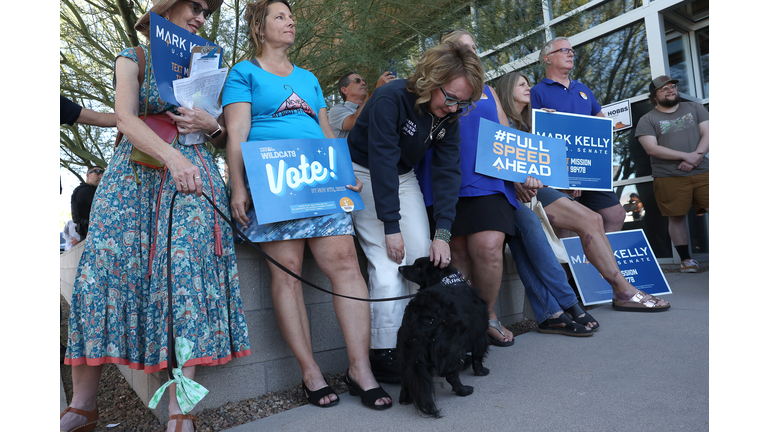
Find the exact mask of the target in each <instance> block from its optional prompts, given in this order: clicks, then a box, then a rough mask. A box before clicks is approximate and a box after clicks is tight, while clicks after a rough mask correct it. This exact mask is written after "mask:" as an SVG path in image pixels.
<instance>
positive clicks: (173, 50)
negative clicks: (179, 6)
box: [149, 12, 224, 106]
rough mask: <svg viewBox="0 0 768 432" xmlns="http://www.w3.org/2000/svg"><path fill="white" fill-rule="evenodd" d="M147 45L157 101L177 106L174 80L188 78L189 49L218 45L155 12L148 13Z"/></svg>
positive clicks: (215, 46)
mask: <svg viewBox="0 0 768 432" xmlns="http://www.w3.org/2000/svg"><path fill="white" fill-rule="evenodd" d="M149 44H150V45H149V46H150V52H151V56H152V71H153V73H154V74H155V79H156V80H157V89H158V91H159V92H160V98H161V99H163V100H164V101H166V102H170V103H172V104H174V105H176V106H178V105H179V103H178V102H176V96H174V94H173V81H174V80H177V79H181V78H187V77H189V62H190V60H191V59H192V48H194V47H196V46H211V47H214V49H218V45H216V44H213V43H211V42H209V41H208V40H206V39H203V38H201V37H200V36H197V35H196V34H194V33H191V32H189V31H188V30H186V29H184V28H181V27H179V26H177V25H176V24H174V23H172V22H170V21H168V20H167V19H165V18H163V17H161V16H160V15H158V14H156V13H154V12H150V13H149ZM223 57H224V56H223V52H222V55H221V56H219V67H221V58H223Z"/></svg>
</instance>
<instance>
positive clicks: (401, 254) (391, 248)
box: [385, 233, 405, 264]
mask: <svg viewBox="0 0 768 432" xmlns="http://www.w3.org/2000/svg"><path fill="white" fill-rule="evenodd" d="M385 238H386V241H387V256H388V257H389V259H391V260H392V261H394V262H396V263H398V264H402V263H403V258H405V243H404V242H403V234H402V233H395V234H387V235H386V236H385Z"/></svg>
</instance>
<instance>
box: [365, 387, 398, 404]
mask: <svg viewBox="0 0 768 432" xmlns="http://www.w3.org/2000/svg"><path fill="white" fill-rule="evenodd" d="M382 398H390V399H391V397H390V396H389V393H387V392H386V391H384V389H383V388H381V386H379V387H376V388H373V389H370V390H366V391H364V392H362V393H360V400H361V401H363V403H364V404H366V405H370V406H373V405H376V401H377V400H379V399H382Z"/></svg>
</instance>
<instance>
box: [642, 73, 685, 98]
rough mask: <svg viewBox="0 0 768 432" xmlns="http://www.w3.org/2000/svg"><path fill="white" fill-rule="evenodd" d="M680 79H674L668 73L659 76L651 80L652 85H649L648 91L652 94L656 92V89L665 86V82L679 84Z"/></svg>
mask: <svg viewBox="0 0 768 432" xmlns="http://www.w3.org/2000/svg"><path fill="white" fill-rule="evenodd" d="M679 82H680V80H676V79H672V78H670V77H669V76H668V75H661V76H657V77H656V78H654V79H653V81H651V85H649V86H648V92H649V93H651V94H652V95H653V94H654V93H656V89H660V88H662V87H664V85H665V84H677V83H679Z"/></svg>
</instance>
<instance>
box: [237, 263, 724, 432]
mask: <svg viewBox="0 0 768 432" xmlns="http://www.w3.org/2000/svg"><path fill="white" fill-rule="evenodd" d="M666 276H667V280H668V281H669V284H670V286H671V288H672V293H673V294H671V295H666V296H664V299H665V300H668V301H669V302H670V303H671V304H672V309H671V310H669V311H667V312H660V313H635V312H617V311H614V310H613V309H612V308H611V306H610V304H608V305H602V306H600V307H597V308H594V309H592V310H590V311H589V312H590V313H591V314H592V316H594V317H595V319H597V320H598V321H599V322H600V329H599V330H598V331H597V333H596V334H595V335H594V336H592V337H589V338H572V337H566V336H559V335H544V334H539V333H536V332H529V333H526V334H523V335H520V336H518V337H517V342H516V343H515V345H514V346H512V347H507V348H499V347H493V346H492V347H491V351H490V355H489V356H488V359H487V361H486V363H485V366H486V367H488V368H489V369H490V370H491V373H490V374H489V375H488V376H485V377H477V376H475V375H473V374H472V373H471V370H468V371H467V372H465V373H464V374H463V375H462V381H463V382H464V384H467V385H471V386H474V388H475V392H474V393H473V394H472V395H470V396H468V397H465V398H461V397H458V396H456V395H455V394H454V393H452V392H451V387H450V385H449V384H448V383H447V382H445V380H444V379H443V378H437V379H436V383H437V386H436V398H437V404H438V407H439V408H440V409H441V410H442V414H443V418H441V419H433V418H425V417H422V416H420V415H419V414H418V413H417V412H416V410H415V409H414V408H413V407H412V406H406V405H399V404H397V399H398V396H399V394H400V388H399V385H391V384H384V385H383V386H384V389H385V390H387V392H389V394H390V395H391V396H392V398H393V400H394V406H393V407H392V408H391V409H389V410H386V411H382V412H379V411H374V410H371V409H368V408H365V407H363V406H362V405H361V403H360V398H358V397H351V396H350V395H349V393H344V394H342V395H340V397H341V403H340V404H339V405H338V406H336V407H333V408H329V409H321V408H317V407H315V406H312V405H305V406H302V407H299V408H295V409H292V410H290V411H286V412H283V413H280V414H277V415H273V416H270V417H267V418H264V419H261V420H257V421H255V422H252V423H249V424H246V425H241V426H237V427H234V428H231V429H227V432H252V431H282V430H285V431H288V430H290V431H318V432H322V431H334V432H336V431H379V430H380V431H429V430H441V431H442V430H457V431H466V432H470V431H493V430H502V431H506V430H518V431H545V430H553V431H555V430H562V431H644V432H645V431H702V430H708V429H709V303H708V302H709V272H708V271H707V272H703V273H697V274H682V273H667V274H666Z"/></svg>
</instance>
